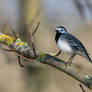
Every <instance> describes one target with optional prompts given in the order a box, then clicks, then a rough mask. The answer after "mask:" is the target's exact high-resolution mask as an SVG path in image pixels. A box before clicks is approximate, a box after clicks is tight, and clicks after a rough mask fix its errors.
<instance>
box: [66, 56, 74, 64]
mask: <svg viewBox="0 0 92 92" xmlns="http://www.w3.org/2000/svg"><path fill="white" fill-rule="evenodd" d="M74 57H75V54H73V55H72V56H71V57H70V58H69V60H68V61H67V62H66V64H69V65H71V63H72V61H73V58H74Z"/></svg>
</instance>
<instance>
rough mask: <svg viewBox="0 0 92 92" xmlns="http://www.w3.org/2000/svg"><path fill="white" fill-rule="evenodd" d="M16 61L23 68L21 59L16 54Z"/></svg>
mask: <svg viewBox="0 0 92 92" xmlns="http://www.w3.org/2000/svg"><path fill="white" fill-rule="evenodd" d="M18 63H19V65H20V66H21V67H22V68H23V65H22V63H21V61H20V57H19V56H18Z"/></svg>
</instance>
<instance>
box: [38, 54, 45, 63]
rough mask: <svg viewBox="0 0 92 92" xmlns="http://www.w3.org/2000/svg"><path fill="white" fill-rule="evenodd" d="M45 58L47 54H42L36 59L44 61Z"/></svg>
mask: <svg viewBox="0 0 92 92" xmlns="http://www.w3.org/2000/svg"><path fill="white" fill-rule="evenodd" d="M45 58H46V54H40V55H38V56H37V58H36V60H37V61H38V62H40V61H44V60H45Z"/></svg>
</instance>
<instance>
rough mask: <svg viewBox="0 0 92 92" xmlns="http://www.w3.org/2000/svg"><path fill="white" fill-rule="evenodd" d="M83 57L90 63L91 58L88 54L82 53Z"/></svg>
mask: <svg viewBox="0 0 92 92" xmlns="http://www.w3.org/2000/svg"><path fill="white" fill-rule="evenodd" d="M83 57H84V58H86V59H87V60H88V61H89V62H90V63H92V59H91V58H90V56H89V55H87V54H84V55H83Z"/></svg>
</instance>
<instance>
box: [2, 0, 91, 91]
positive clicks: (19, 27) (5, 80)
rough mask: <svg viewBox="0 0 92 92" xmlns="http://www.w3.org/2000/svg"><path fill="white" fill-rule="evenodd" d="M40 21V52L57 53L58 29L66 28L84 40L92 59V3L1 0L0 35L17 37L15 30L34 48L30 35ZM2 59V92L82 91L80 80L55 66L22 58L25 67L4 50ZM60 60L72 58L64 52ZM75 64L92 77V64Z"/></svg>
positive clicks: (84, 0)
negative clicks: (56, 33)
mask: <svg viewBox="0 0 92 92" xmlns="http://www.w3.org/2000/svg"><path fill="white" fill-rule="evenodd" d="M38 21H39V22H40V26H39V28H38V31H37V32H36V34H35V36H34V42H35V46H36V49H37V50H39V51H41V52H44V53H46V52H50V53H57V52H58V50H59V48H58V46H57V45H56V43H55V40H54V39H55V28H56V27H57V26H59V25H62V26H64V27H66V29H67V31H68V32H70V33H72V34H73V35H75V36H76V37H77V38H78V39H80V40H81V41H82V43H83V44H84V46H85V47H86V49H87V50H88V53H89V54H90V57H91V58H92V49H91V48H92V0H39V1H38V0H0V32H2V33H6V34H9V35H12V36H14V35H13V34H12V31H11V30H12V29H13V30H14V31H15V32H16V33H18V34H19V35H20V38H21V39H22V40H23V41H27V42H28V44H29V45H30V42H31V41H30V32H32V31H33V30H34V29H35V27H36V25H37V22H38ZM0 47H1V48H2V47H3V46H2V45H1V44H0ZM0 57H1V59H0V92H82V91H81V89H80V87H79V82H78V81H76V80H75V79H73V78H71V77H70V76H68V75H66V74H65V73H63V72H61V71H59V70H57V69H55V68H53V67H51V66H48V65H44V64H39V63H29V62H25V61H24V60H22V59H21V62H22V64H23V65H24V68H21V67H20V66H19V64H18V62H17V57H16V56H15V55H13V54H12V53H9V52H6V51H3V50H2V49H0ZM58 57H59V58H61V59H63V60H64V61H67V60H68V59H69V57H70V56H68V55H66V54H65V53H63V52H62V53H61V55H60V56H58ZM73 63H74V64H75V65H76V66H77V67H78V68H80V69H81V70H82V71H84V72H86V73H88V74H89V75H92V64H91V63H89V62H88V61H87V60H85V59H84V58H82V57H81V56H76V57H75V58H74V62H73ZM83 87H84V89H85V90H86V92H89V90H88V88H86V87H85V86H83Z"/></svg>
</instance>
